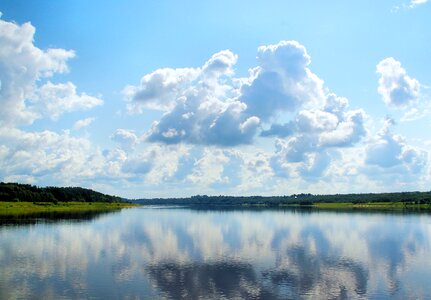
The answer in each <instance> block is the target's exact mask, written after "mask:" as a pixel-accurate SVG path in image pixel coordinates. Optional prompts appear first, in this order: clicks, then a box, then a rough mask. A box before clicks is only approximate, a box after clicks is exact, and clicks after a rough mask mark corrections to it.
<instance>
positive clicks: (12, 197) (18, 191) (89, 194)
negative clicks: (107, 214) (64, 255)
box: [0, 182, 124, 203]
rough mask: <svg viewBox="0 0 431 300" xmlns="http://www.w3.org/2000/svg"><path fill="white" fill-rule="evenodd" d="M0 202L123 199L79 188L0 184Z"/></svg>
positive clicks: (105, 200) (119, 200) (111, 200)
mask: <svg viewBox="0 0 431 300" xmlns="http://www.w3.org/2000/svg"><path fill="white" fill-rule="evenodd" d="M0 201H15V202H18V201H23V202H53V203H56V202H72V201H77V202H111V203H112V202H123V201H124V199H123V198H120V197H116V196H109V195H105V194H102V193H99V192H95V191H93V190H90V189H84V188H80V187H44V188H41V187H36V186H34V185H30V184H19V183H4V182H0Z"/></svg>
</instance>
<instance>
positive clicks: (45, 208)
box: [0, 202, 135, 216]
mask: <svg viewBox="0 0 431 300" xmlns="http://www.w3.org/2000/svg"><path fill="white" fill-rule="evenodd" d="M133 206H135V204H129V203H105V202H58V203H57V204H55V203H50V202H39V203H32V202H0V216H2V215H3V216H5V215H8V216H10V215H26V214H35V213H46V212H50V213H55V212H59V213H68V212H70V213H73V212H86V211H110V210H117V209H122V208H126V207H133Z"/></svg>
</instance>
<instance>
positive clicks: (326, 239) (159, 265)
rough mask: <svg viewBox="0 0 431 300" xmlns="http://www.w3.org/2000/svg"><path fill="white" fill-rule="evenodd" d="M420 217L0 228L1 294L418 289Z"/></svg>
mask: <svg viewBox="0 0 431 300" xmlns="http://www.w3.org/2000/svg"><path fill="white" fill-rule="evenodd" d="M430 250H431V218H430V216H428V215H390V214H364V213H337V214H335V213H330V212H319V213H315V212H298V211H289V210H278V211H274V210H271V211H266V210H262V211H229V212H226V211H194V210H189V209H148V208H137V209H130V210H123V211H122V212H120V213H117V214H109V215H106V216H103V217H100V218H97V219H94V220H92V221H87V222H81V223H76V222H74V223H72V222H70V223H67V222H63V223H55V224H51V223H48V224H36V225H31V226H20V227H0V268H1V270H2V272H1V273H0V298H2V299H8V298H28V297H29V296H30V295H31V296H32V297H36V298H51V299H53V298H62V297H65V298H71V297H72V298H88V297H96V298H104V299H111V298H112V299H114V298H118V297H123V298H124V297H138V296H139V297H164V298H172V299H178V298H187V299H197V298H206V299H211V298H214V299H215V298H217V299H219V298H224V297H226V298H235V297H236V298H248V299H252V298H256V299H261V298H263V297H264V298H265V299H281V298H308V297H309V296H313V295H314V296H316V295H319V296H320V297H323V298H341V299H343V298H364V299H365V298H379V297H383V298H385V297H396V298H416V297H417V298H428V297H431V288H430V287H429V286H428V284H427V283H426V278H429V276H430V275H431V262H430V260H429V253H431V252H430Z"/></svg>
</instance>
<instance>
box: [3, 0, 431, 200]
mask: <svg viewBox="0 0 431 300" xmlns="http://www.w3.org/2000/svg"><path fill="white" fill-rule="evenodd" d="M0 12H1V18H0V105H1V109H0V180H1V181H5V182H20V183H30V184H34V185H37V186H52V185H54V186H81V187H87V188H91V189H95V190H97V191H101V192H104V193H108V194H113V195H119V196H122V197H128V198H150V197H184V196H192V195H198V194H200V195H202V194H207V195H291V194H297V193H314V194H334V193H365V192H391V191H417V190H419V191H426V190H430V184H429V183H430V182H431V162H430V151H431V135H430V134H429V132H430V131H431V122H430V115H431V102H430V101H431V91H430V87H431V72H430V66H431V56H430V53H431V31H430V30H429V27H430V25H431V24H430V18H431V3H430V2H429V1H427V0H411V1H409V0H399V1H389V0H380V1H375V0H364V1H341V0H340V1H311V0H305V1H281V0H280V1H276V0H267V1H224V0H219V1H193V0H190V1H168V0H160V1H137V0H136V1H134V0H125V1H113V0H108V1H85V0H73V1H72V0H64V1H49V0H38V1H24V0H4V1H2V2H1V3H0Z"/></svg>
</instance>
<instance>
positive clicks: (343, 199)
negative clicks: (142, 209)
mask: <svg viewBox="0 0 431 300" xmlns="http://www.w3.org/2000/svg"><path fill="white" fill-rule="evenodd" d="M133 202H134V203H138V204H144V205H190V206H280V205H292V204H298V205H313V204H317V203H354V204H361V203H373V202H374V203H375V202H384V203H385V202H403V203H409V204H431V192H399V193H368V194H334V195H312V194H296V195H290V196H248V197H244V196H236V197H234V196H206V195H197V196H192V197H189V198H164V199H163V198H158V199H157V198H156V199H137V200H134V201H133Z"/></svg>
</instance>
